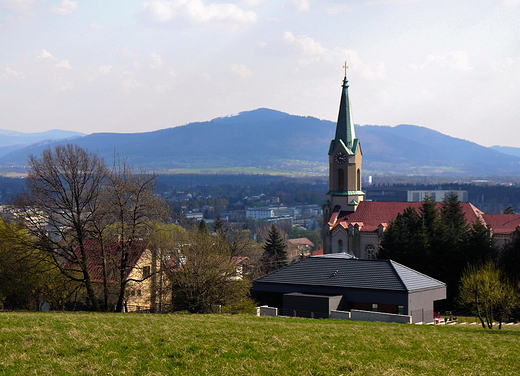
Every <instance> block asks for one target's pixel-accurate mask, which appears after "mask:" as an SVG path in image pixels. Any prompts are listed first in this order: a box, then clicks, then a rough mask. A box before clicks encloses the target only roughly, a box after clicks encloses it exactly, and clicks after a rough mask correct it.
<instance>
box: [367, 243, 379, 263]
mask: <svg viewBox="0 0 520 376" xmlns="http://www.w3.org/2000/svg"><path fill="white" fill-rule="evenodd" d="M366 253H367V259H369V260H375V259H377V252H376V248H375V247H374V246H373V245H372V244H370V245H367V248H366Z"/></svg>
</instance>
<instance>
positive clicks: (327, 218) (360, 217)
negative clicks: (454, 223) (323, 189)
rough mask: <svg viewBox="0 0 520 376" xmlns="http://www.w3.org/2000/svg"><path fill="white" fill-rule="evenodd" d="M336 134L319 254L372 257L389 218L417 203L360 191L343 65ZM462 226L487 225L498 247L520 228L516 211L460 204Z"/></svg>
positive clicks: (357, 142)
mask: <svg viewBox="0 0 520 376" xmlns="http://www.w3.org/2000/svg"><path fill="white" fill-rule="evenodd" d="M344 68H345V77H344V79H343V85H342V92H341V100H340V107H339V114H338V121H337V125H336V134H335V137H334V139H333V140H332V141H331V143H330V148H329V153H328V154H329V191H328V192H327V195H326V199H327V200H326V203H325V205H324V206H323V253H324V254H332V253H347V254H350V255H352V256H354V257H356V258H359V259H376V258H377V254H378V249H379V244H380V242H381V239H382V237H383V234H384V232H385V230H386V228H387V227H388V225H389V224H390V222H391V221H392V220H394V219H395V218H396V217H397V214H398V213H402V212H403V211H404V210H405V209H406V208H408V207H415V209H419V207H420V206H421V205H422V203H421V202H395V201H394V202H378V201H366V200H365V193H364V192H363V191H362V158H363V152H362V148H361V141H360V140H359V139H358V138H356V132H355V128H354V121H353V120H352V108H351V104H350V97H349V90H348V89H349V85H348V80H347V74H346V73H347V72H346V65H345V67H344ZM461 205H462V210H463V211H464V214H465V216H466V220H467V223H468V224H470V225H471V224H473V223H475V222H476V221H480V222H482V223H483V224H484V225H485V226H486V227H488V228H489V229H490V230H491V232H492V234H493V239H494V241H495V244H496V245H497V246H502V245H503V244H505V243H506V242H507V241H509V239H510V238H511V236H512V234H513V233H514V232H515V231H516V229H517V228H519V227H520V215H518V214H485V213H484V212H482V211H481V210H479V209H478V208H477V207H475V206H474V205H472V204H471V203H469V202H462V203H461Z"/></svg>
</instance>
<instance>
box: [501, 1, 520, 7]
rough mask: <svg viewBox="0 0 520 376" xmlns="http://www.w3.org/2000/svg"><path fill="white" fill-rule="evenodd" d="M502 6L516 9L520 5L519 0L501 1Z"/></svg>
mask: <svg viewBox="0 0 520 376" xmlns="http://www.w3.org/2000/svg"><path fill="white" fill-rule="evenodd" d="M502 4H504V5H505V6H506V7H516V6H518V5H520V0H503V1H502Z"/></svg>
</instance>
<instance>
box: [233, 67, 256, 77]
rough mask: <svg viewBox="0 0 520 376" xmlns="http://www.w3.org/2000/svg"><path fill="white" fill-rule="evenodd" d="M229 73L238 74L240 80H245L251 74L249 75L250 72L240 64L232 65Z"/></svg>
mask: <svg viewBox="0 0 520 376" xmlns="http://www.w3.org/2000/svg"><path fill="white" fill-rule="evenodd" d="M231 71H232V72H235V73H238V74H239V75H240V76H241V77H242V78H246V77H248V76H251V75H252V74H253V73H251V71H250V70H249V69H248V68H247V67H246V66H245V65H242V64H240V65H239V64H233V65H232V66H231Z"/></svg>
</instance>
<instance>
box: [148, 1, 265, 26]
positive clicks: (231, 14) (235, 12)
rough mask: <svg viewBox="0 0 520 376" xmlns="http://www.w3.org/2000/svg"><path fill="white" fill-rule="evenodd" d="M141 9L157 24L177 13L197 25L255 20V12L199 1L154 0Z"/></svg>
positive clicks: (235, 6)
mask: <svg viewBox="0 0 520 376" xmlns="http://www.w3.org/2000/svg"><path fill="white" fill-rule="evenodd" d="M143 7H144V10H145V12H146V13H147V14H148V15H149V16H150V18H151V19H152V20H154V21H157V22H165V21H169V20H171V19H173V18H174V17H175V16H176V15H177V13H178V12H179V13H182V14H183V15H184V16H186V17H188V18H189V19H190V20H191V21H193V22H198V23H208V22H213V21H218V22H230V21H231V22H237V23H254V22H256V19H257V15H256V13H255V12H253V11H244V10H243V9H241V8H239V7H238V6H237V5H235V4H231V3H227V4H209V5H205V4H204V3H203V2H202V1H201V0H175V1H164V0H156V1H152V2H146V3H143Z"/></svg>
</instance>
